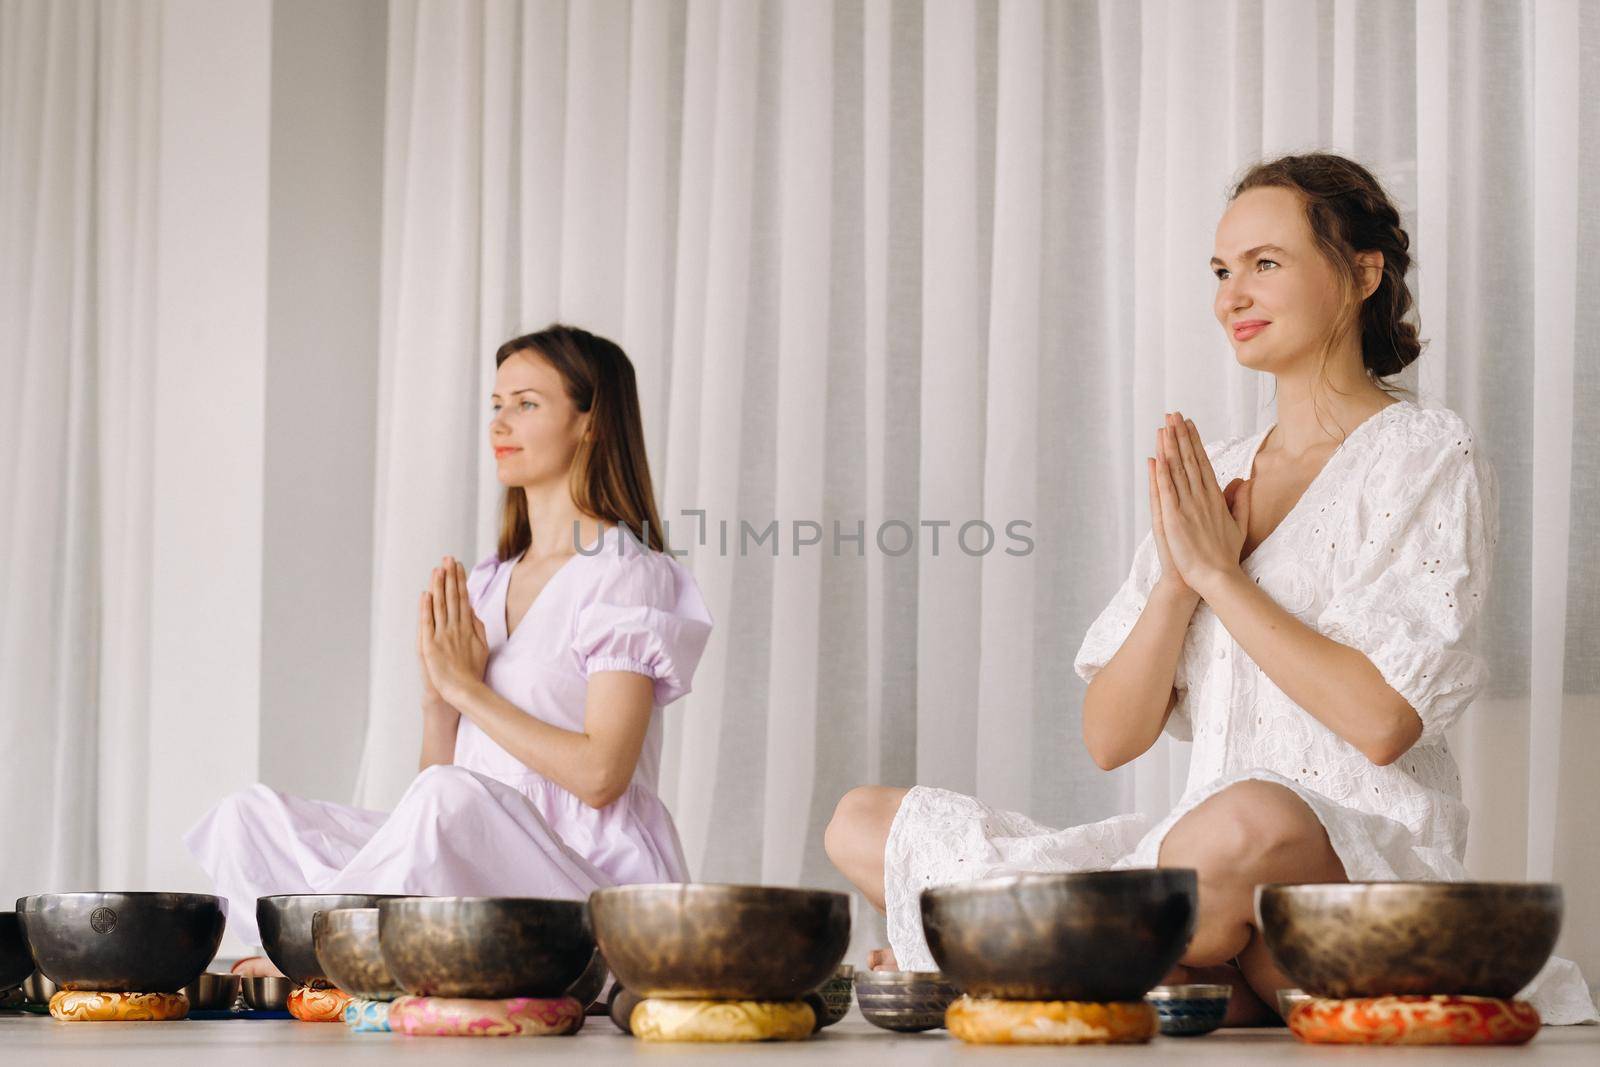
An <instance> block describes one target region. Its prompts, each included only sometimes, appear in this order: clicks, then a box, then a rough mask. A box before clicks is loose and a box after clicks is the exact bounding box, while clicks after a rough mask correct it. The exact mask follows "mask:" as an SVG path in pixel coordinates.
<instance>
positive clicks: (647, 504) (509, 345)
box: [494, 323, 667, 560]
mask: <svg viewBox="0 0 1600 1067" xmlns="http://www.w3.org/2000/svg"><path fill="white" fill-rule="evenodd" d="M518 352H533V353H535V354H537V355H539V356H541V357H543V358H544V359H545V360H546V361H547V362H548V363H549V364H550V365H551V366H552V367H554V368H555V369H556V373H558V374H560V375H561V381H562V383H563V384H564V385H565V387H566V391H567V397H568V399H570V400H571V401H572V406H573V407H575V408H577V409H578V411H580V412H587V413H588V414H589V431H588V433H587V434H586V435H585V436H584V439H583V440H582V441H580V442H579V443H578V451H577V454H576V455H575V456H573V457H572V471H571V475H570V482H569V485H570V488H571V490H572V501H573V503H575V504H576V505H577V506H578V510H579V511H581V512H583V513H584V514H585V515H592V516H594V517H595V518H598V519H603V520H606V521H608V522H614V523H616V524H617V525H619V526H622V527H623V528H625V529H626V530H628V531H629V532H630V533H632V534H633V537H634V539H635V540H637V541H640V542H642V543H644V544H647V545H648V546H649V547H651V548H653V549H655V550H656V551H657V552H665V551H666V550H667V543H666V539H665V538H664V537H663V536H662V533H661V518H660V516H659V515H657V514H656V498H655V491H654V490H653V489H652V488H651V483H650V462H649V460H648V459H646V458H645V453H644V422H643V419H641V418H640V415H639V389H638V386H637V384H636V383H635V381H634V376H633V364H632V363H631V362H630V361H629V360H628V357H627V355H626V354H625V353H624V352H623V351H622V349H621V348H620V347H619V346H618V345H617V344H616V343H615V342H613V341H608V340H606V339H605V338H604V337H599V336H596V335H595V334H592V333H590V332H589V331H588V330H580V329H578V328H577V327H576V326H564V325H562V324H560V323H552V324H551V325H549V326H547V327H545V328H544V329H542V330H540V331H539V332H537V333H528V334H523V335H522V336H521V337H513V338H512V339H511V340H509V341H507V342H506V343H505V344H503V345H501V346H500V349H499V351H497V352H496V353H495V354H494V365H495V366H496V367H499V366H500V364H502V363H504V362H505V361H506V360H508V359H510V358H511V357H512V356H514V355H516V354H517V353H518ZM532 539H533V533H532V530H531V528H530V527H529V525H528V498H527V494H525V493H523V492H522V491H521V490H520V489H517V488H508V489H507V490H506V494H505V502H504V503H503V504H502V506H501V511H500V558H501V559H502V560H507V559H511V558H512V557H514V556H516V555H517V554H518V553H520V552H522V551H523V550H524V549H526V548H527V547H528V545H529V543H530V542H531V541H532Z"/></svg>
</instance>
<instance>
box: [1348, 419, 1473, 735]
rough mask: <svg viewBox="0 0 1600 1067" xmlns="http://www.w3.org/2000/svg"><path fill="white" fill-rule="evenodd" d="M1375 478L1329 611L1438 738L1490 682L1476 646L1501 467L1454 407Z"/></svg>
mask: <svg viewBox="0 0 1600 1067" xmlns="http://www.w3.org/2000/svg"><path fill="white" fill-rule="evenodd" d="M1428 414H1429V415H1430V416H1431V419H1430V421H1429V423H1427V424H1426V428H1427V431H1428V432H1427V434H1426V437H1425V438H1424V439H1423V440H1421V441H1413V442H1410V443H1409V447H1406V448H1405V449H1403V450H1402V451H1400V452H1399V453H1398V454H1397V455H1396V456H1395V457H1394V460H1393V461H1392V462H1385V463H1384V464H1383V465H1382V466H1380V467H1378V468H1375V469H1374V470H1373V472H1372V473H1371V474H1370V475H1369V476H1368V478H1367V481H1366V484H1365V486H1364V491H1363V493H1362V508H1363V515H1362V520H1361V530H1362V534H1363V536H1362V542H1361V547H1360V549H1359V550H1358V552H1357V554H1356V558H1355V562H1354V564H1353V566H1352V567H1351V568H1350V570H1349V572H1348V573H1345V574H1341V575H1339V576H1338V578H1337V580H1336V584H1335V588H1334V589H1333V592H1332V595H1331V596H1330V597H1329V600H1328V602H1327V605H1326V606H1325V607H1324V608H1323V610H1322V612H1321V613H1320V615H1319V616H1318V619H1317V630H1318V632H1319V633H1321V634H1323V636H1325V637H1328V638H1331V639H1332V640H1335V641H1338V642H1339V643H1340V644H1344V645H1349V646H1350V647H1351V648H1354V649H1356V650H1358V651H1360V652H1361V653H1362V654H1364V655H1365V656H1366V657H1367V658H1368V659H1369V660H1371V661H1372V664H1373V665H1374V666H1375V667H1377V668H1378V671H1379V673H1381V674H1382V675H1383V679H1384V681H1385V682H1387V683H1388V684H1389V686H1390V688H1392V689H1394V690H1395V691H1396V692H1397V693H1399V694H1400V695H1401V696H1402V697H1404V698H1405V699H1406V701H1407V702H1408V703H1409V704H1410V705H1411V706H1412V707H1413V708H1414V709H1416V712H1417V716H1418V717H1419V718H1420V719H1421V720H1422V737H1421V739H1420V740H1419V742H1418V743H1419V744H1426V743H1429V742H1435V741H1438V740H1439V739H1440V738H1441V737H1442V735H1443V733H1444V731H1445V729H1446V728H1447V727H1449V726H1450V725H1451V724H1452V723H1454V722H1455V721H1456V719H1458V718H1460V717H1461V713H1462V712H1463V711H1465V710H1466V708H1467V706H1468V705H1469V704H1471V703H1472V700H1473V698H1474V697H1475V696H1477V694H1478V692H1479V691H1480V690H1481V688H1482V687H1483V685H1484V683H1485V682H1486V681H1487V678H1488V670H1487V665H1486V664H1485V662H1484V659H1483V657H1482V656H1481V655H1480V654H1478V652H1477V651H1476V649H1475V647H1474V646H1475V644H1476V641H1475V637H1476V633H1475V631H1476V628H1477V627H1476V623H1477V620H1478V619H1479V617H1480V616H1481V614H1482V611H1483V601H1484V598H1485V596H1487V595H1488V594H1487V591H1488V586H1489V577H1490V567H1491V564H1492V561H1493V556H1494V549H1495V546H1496V543H1497V541H1498V526H1499V493H1498V486H1497V483H1496V478H1495V474H1494V469H1493V467H1492V466H1491V465H1490V464H1489V462H1488V460H1487V458H1486V457H1485V456H1483V455H1482V454H1481V452H1480V451H1479V449H1478V447H1477V444H1476V443H1475V441H1474V440H1473V436H1472V432H1471V430H1470V429H1468V428H1467V426H1466V424H1465V423H1464V422H1462V421H1461V420H1460V418H1459V417H1458V416H1455V415H1454V414H1453V413H1451V412H1448V411H1443V410H1438V411H1434V412H1429V413H1428Z"/></svg>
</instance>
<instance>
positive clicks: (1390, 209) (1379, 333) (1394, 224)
mask: <svg viewBox="0 0 1600 1067" xmlns="http://www.w3.org/2000/svg"><path fill="white" fill-rule="evenodd" d="M1263 187H1277V188H1281V189H1292V190H1293V191H1294V192H1296V193H1298V194H1300V199H1301V201H1302V202H1303V203H1304V204H1305V208H1306V221H1307V222H1308V223H1310V225H1311V234H1312V237H1313V238H1314V239H1315V241H1316V245H1317V248H1318V250H1319V251H1321V252H1322V255H1323V257H1324V258H1326V259H1327V261H1328V262H1329V263H1330V264H1332V265H1333V267H1334V269H1335V270H1336V271H1337V272H1338V274H1339V277H1340V280H1341V283H1342V284H1341V286H1340V289H1341V300H1340V309H1339V315H1338V316H1337V319H1336V325H1335V326H1334V328H1333V330H1332V331H1331V332H1330V334H1329V336H1328V339H1327V341H1326V342H1325V344H1324V346H1323V351H1322V364H1323V367H1324V370H1325V369H1326V367H1327V361H1328V356H1329V355H1330V354H1331V353H1332V352H1333V350H1334V348H1335V347H1336V346H1337V345H1338V344H1339V342H1340V341H1342V340H1343V339H1344V338H1345V336H1346V335H1347V334H1348V333H1349V331H1350V328H1351V325H1352V324H1353V320H1354V321H1359V323H1360V328H1361V362H1362V363H1363V364H1364V365H1365V366H1366V368H1367V373H1368V375H1369V376H1370V377H1371V378H1372V380H1373V384H1375V385H1377V387H1378V388H1379V389H1382V390H1383V391H1384V392H1386V393H1389V394H1390V395H1394V394H1396V393H1403V392H1405V390H1404V389H1402V388H1401V387H1400V386H1397V385H1393V384H1392V383H1389V382H1385V381H1382V379H1383V378H1386V377H1388V376H1390V375H1393V374H1399V373H1400V371H1402V370H1403V369H1405V368H1406V367H1407V366H1409V365H1410V364H1411V363H1413V362H1414V361H1415V360H1416V358H1417V357H1418V356H1419V355H1421V354H1422V348H1423V346H1424V345H1425V344H1426V343H1427V342H1425V341H1422V340H1420V339H1419V338H1418V337H1417V328H1416V326H1415V325H1413V324H1412V323H1410V322H1407V321H1406V320H1405V316H1406V313H1407V312H1408V311H1410V310H1411V290H1410V288H1409V287H1408V286H1407V285H1406V272H1407V271H1408V270H1410V268H1411V253H1410V252H1409V249H1410V247H1411V238H1410V236H1408V235H1407V234H1406V231H1405V230H1403V229H1401V228H1400V212H1399V211H1398V210H1396V208H1395V206H1394V203H1393V202H1392V201H1391V200H1390V199H1389V195H1388V194H1387V193H1385V192H1384V190H1383V186H1381V185H1379V184H1378V180H1377V179H1376V178H1374V177H1373V176H1372V172H1370V171H1369V170H1367V168H1365V167H1363V166H1362V165H1361V164H1359V163H1356V162H1354V161H1352V160H1349V159H1346V158H1345V157H1343V156H1338V155H1333V154H1332V153H1328V152H1311V153H1308V154H1305V155H1298V156H1281V157H1279V158H1278V159H1273V160H1268V161H1265V162H1262V163H1257V164H1255V165H1254V166H1252V167H1251V168H1250V169H1249V171H1247V172H1246V173H1245V176H1244V177H1243V178H1241V179H1240V180H1239V183H1238V184H1237V185H1235V186H1234V187H1233V191H1232V192H1231V193H1230V194H1229V195H1228V200H1229V202H1230V203H1231V202H1232V201H1233V200H1235V199H1237V198H1238V196H1239V194H1240V193H1243V192H1245V191H1246V190H1248V189H1259V188H1263ZM1371 251H1377V252H1382V253H1383V277H1382V278H1380V279H1379V280H1378V287H1377V288H1376V289H1374V290H1373V291H1372V295H1371V296H1369V297H1367V298H1366V299H1365V300H1360V297H1359V296H1358V295H1357V294H1358V293H1359V292H1360V285H1361V272H1360V270H1359V268H1358V267H1357V265H1356V260H1355V257H1356V253H1357V252H1371ZM1357 301H1360V309H1359V313H1357V314H1353V312H1356V308H1355V304H1356V303H1357ZM1324 378H1326V374H1324Z"/></svg>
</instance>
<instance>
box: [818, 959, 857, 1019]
mask: <svg viewBox="0 0 1600 1067" xmlns="http://www.w3.org/2000/svg"><path fill="white" fill-rule="evenodd" d="M855 987H856V969H855V968H854V967H852V966H850V965H849V964H848V963H847V964H844V965H843V966H841V967H840V968H839V969H838V970H836V971H834V972H833V977H832V978H829V979H828V980H827V981H826V982H823V983H822V985H821V986H820V987H818V989H817V990H816V994H817V996H818V997H819V998H820V999H821V1001H822V1013H821V1015H819V1016H818V1018H817V1029H818V1030H820V1029H822V1028H823V1027H825V1026H832V1025H833V1024H834V1023H836V1022H838V1021H839V1020H840V1019H843V1018H844V1017H845V1016H846V1015H848V1014H850V1002H851V1001H852V1000H853V999H854V998H855ZM814 1008H815V1005H813V1009H814Z"/></svg>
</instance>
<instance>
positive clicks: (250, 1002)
mask: <svg viewBox="0 0 1600 1067" xmlns="http://www.w3.org/2000/svg"><path fill="white" fill-rule="evenodd" d="M295 984H296V983H295V981H294V980H293V979H292V978H284V977H282V976H281V975H276V974H272V975H249V976H246V977H245V978H244V980H243V982H242V983H241V988H242V990H243V992H244V1003H245V1007H247V1008H250V1009H251V1010H253V1011H287V1010H288V1008H289V994H290V993H292V992H294V987H295Z"/></svg>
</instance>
